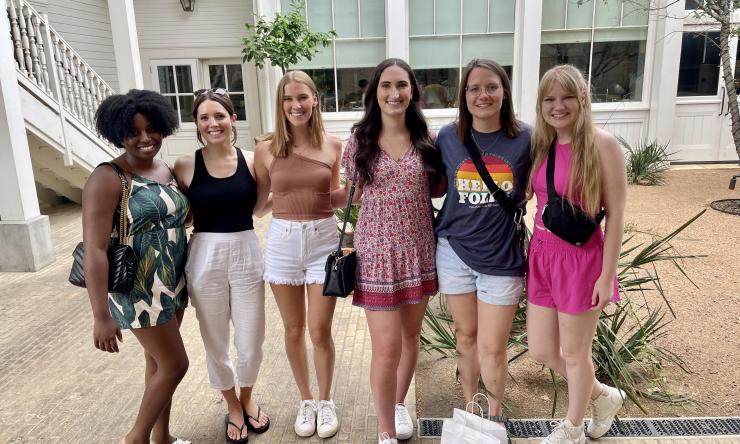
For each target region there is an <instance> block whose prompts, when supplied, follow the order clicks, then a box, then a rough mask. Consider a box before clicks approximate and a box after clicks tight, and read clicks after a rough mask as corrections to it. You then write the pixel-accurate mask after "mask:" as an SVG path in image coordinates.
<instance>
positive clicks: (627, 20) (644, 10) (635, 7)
mask: <svg viewBox="0 0 740 444" xmlns="http://www.w3.org/2000/svg"><path fill="white" fill-rule="evenodd" d="M648 8H650V0H630V1H626V2H624V12H623V14H624V15H623V16H622V26H647V24H648V19H649V17H650V14H649V9H648Z"/></svg>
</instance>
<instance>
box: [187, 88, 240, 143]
mask: <svg viewBox="0 0 740 444" xmlns="http://www.w3.org/2000/svg"><path fill="white" fill-rule="evenodd" d="M219 92H220V91H219ZM196 94H197V97H196V98H195V102H193V120H194V121H195V127H196V128H198V107H199V106H200V104H201V103H203V102H205V101H206V100H211V101H213V102H216V103H218V104H219V105H221V106H223V107H224V109H225V110H226V112H227V113H229V116H233V115H234V114H236V108H234V104H233V103H232V102H231V99H230V98H229V94H228V93H225V92H224V93H223V94H217V93H216V90H213V89H206V90H203V91H202V92H200V93H196ZM236 135H237V133H236V126H235V125H231V144H232V145H236ZM196 137H197V138H198V142H200V144H201V145H203V146H206V143H205V142H204V141H203V136H201V134H200V130H196Z"/></svg>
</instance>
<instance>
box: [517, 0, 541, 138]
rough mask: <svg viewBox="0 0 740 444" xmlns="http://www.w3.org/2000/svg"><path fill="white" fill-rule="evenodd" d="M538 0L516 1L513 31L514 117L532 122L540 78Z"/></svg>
mask: <svg viewBox="0 0 740 444" xmlns="http://www.w3.org/2000/svg"><path fill="white" fill-rule="evenodd" d="M542 1H543V0H527V1H526V3H527V10H526V12H525V11H524V3H525V2H517V8H516V18H515V20H516V27H515V31H516V32H515V33H514V48H515V52H514V72H513V77H514V78H513V79H512V81H513V83H514V85H513V87H512V88H513V90H514V91H513V94H514V97H513V100H514V111H515V112H516V113H517V117H519V119H520V120H523V121H525V122H527V123H529V124H530V125H534V121H535V116H536V111H535V107H536V105H537V86H538V85H539V82H540V42H541V36H542Z"/></svg>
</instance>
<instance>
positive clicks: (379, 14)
mask: <svg viewBox="0 0 740 444" xmlns="http://www.w3.org/2000/svg"><path fill="white" fill-rule="evenodd" d="M342 1H346V0H342ZM360 21H361V24H362V37H385V2H379V1H378V0H360Z"/></svg>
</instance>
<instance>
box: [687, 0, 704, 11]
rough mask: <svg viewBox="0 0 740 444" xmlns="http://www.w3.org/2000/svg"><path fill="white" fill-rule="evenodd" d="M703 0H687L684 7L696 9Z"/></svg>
mask: <svg viewBox="0 0 740 444" xmlns="http://www.w3.org/2000/svg"><path fill="white" fill-rule="evenodd" d="M700 3H701V2H700V1H699V0H686V6H684V9H691V10H694V9H696V8H697V7H698V6H699V4H700Z"/></svg>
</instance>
